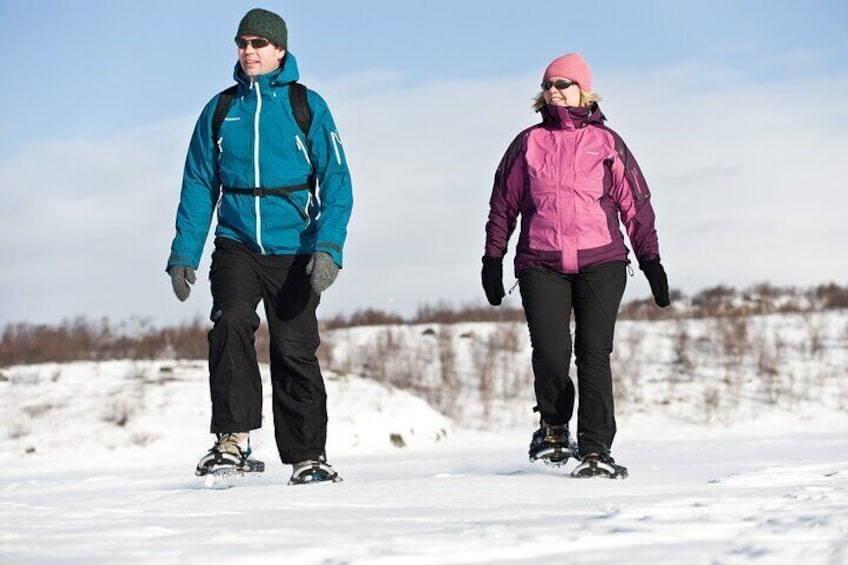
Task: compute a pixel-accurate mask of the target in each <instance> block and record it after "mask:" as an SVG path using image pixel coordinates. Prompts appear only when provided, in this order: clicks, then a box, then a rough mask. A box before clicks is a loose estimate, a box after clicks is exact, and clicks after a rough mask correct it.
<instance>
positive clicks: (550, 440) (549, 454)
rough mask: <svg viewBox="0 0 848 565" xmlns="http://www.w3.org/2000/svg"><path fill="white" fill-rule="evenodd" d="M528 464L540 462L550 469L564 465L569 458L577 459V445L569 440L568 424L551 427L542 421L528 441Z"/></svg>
mask: <svg viewBox="0 0 848 565" xmlns="http://www.w3.org/2000/svg"><path fill="white" fill-rule="evenodd" d="M529 454H530V462H531V463H534V462H536V461H542V462H543V463H545V464H546V465H549V466H552V467H561V466H563V465H565V463H566V462H567V461H568V458H569V457H578V454H577V444H576V443H575V441H574V440H573V439H572V438H571V434H570V433H569V431H568V424H562V425H560V426H552V425H550V424H548V423H546V422H545V421H542V423H541V425H540V426H539V429H538V430H536V431H535V432H533V438H532V439H531V440H530V451H529Z"/></svg>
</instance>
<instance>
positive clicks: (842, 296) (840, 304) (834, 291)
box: [815, 283, 848, 310]
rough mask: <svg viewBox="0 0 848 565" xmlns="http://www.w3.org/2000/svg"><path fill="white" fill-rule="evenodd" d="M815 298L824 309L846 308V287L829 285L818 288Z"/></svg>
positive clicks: (847, 295) (847, 289) (847, 290)
mask: <svg viewBox="0 0 848 565" xmlns="http://www.w3.org/2000/svg"><path fill="white" fill-rule="evenodd" d="M815 296H816V298H817V299H818V300H819V302H820V303H821V304H822V306H823V307H824V308H825V309H828V310H831V309H837V308H848V287H842V286H839V285H838V284H834V283H830V284H826V285H821V286H818V287H817V288H816V289H815Z"/></svg>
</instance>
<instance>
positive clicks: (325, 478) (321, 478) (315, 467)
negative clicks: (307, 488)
mask: <svg viewBox="0 0 848 565" xmlns="http://www.w3.org/2000/svg"><path fill="white" fill-rule="evenodd" d="M324 482H333V483H340V482H342V478H341V477H340V476H339V474H338V473H337V472H336V471H335V470H334V469H333V468H332V467H331V466H330V464H329V463H327V461H326V460H325V459H324V457H319V458H318V459H307V460H306V461H301V462H300V463H295V464H294V465H292V476H291V478H290V479H289V484H290V485H311V484H316V483H324Z"/></svg>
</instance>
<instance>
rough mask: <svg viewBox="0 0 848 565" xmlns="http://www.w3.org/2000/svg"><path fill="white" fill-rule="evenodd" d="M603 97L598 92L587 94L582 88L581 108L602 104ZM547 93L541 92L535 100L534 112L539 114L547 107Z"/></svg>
mask: <svg viewBox="0 0 848 565" xmlns="http://www.w3.org/2000/svg"><path fill="white" fill-rule="evenodd" d="M600 101H601V95H600V94H598V93H597V92H586V91H585V90H583V89H582V88H581V89H580V106H591V105H592V103H593V102H600ZM545 104H547V102H545V93H544V92H540V93H539V94H537V95H536V97H535V98H533V111H534V112H538V111H540V110H541V109H542V108H544V107H545Z"/></svg>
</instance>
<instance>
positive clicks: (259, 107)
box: [253, 81, 265, 255]
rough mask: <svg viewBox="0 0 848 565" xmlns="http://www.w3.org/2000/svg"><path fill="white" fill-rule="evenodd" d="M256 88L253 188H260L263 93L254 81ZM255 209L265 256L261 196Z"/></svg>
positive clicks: (256, 201)
mask: <svg viewBox="0 0 848 565" xmlns="http://www.w3.org/2000/svg"><path fill="white" fill-rule="evenodd" d="M253 84H254V86H255V87H256V114H254V116H253V178H254V180H253V186H256V187H260V186H262V184H260V181H261V176H260V175H259V113H260V112H261V111H262V93H261V92H260V91H259V82H258V81H254V82H253ZM253 200H254V209H255V210H256V244H257V245H258V246H259V252H260V253H261V254H262V255H265V247H264V246H263V245H262V207H261V199H260V197H259V196H254V197H253Z"/></svg>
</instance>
